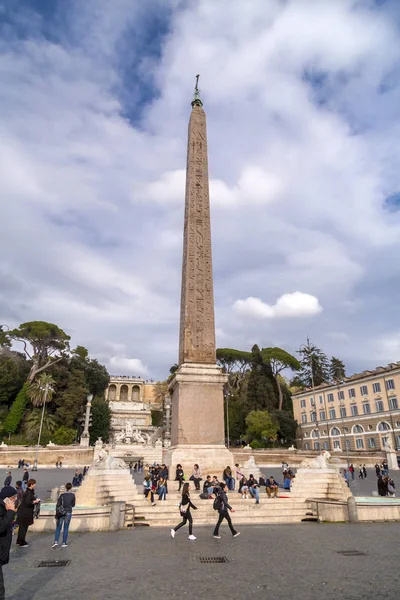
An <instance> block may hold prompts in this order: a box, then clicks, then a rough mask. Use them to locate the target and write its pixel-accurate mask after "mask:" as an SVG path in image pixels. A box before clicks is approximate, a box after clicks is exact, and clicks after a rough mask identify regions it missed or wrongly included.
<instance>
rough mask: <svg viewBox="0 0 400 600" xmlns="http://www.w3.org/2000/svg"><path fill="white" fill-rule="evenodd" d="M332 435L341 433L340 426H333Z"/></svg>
mask: <svg viewBox="0 0 400 600" xmlns="http://www.w3.org/2000/svg"><path fill="white" fill-rule="evenodd" d="M331 435H340V429H338V427H332V429H331Z"/></svg>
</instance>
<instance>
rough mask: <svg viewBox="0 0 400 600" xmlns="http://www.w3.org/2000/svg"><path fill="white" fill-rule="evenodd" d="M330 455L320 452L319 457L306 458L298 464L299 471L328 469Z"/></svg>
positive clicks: (325, 451) (330, 466)
mask: <svg viewBox="0 0 400 600" xmlns="http://www.w3.org/2000/svg"><path fill="white" fill-rule="evenodd" d="M330 458H331V455H330V454H329V452H328V451H327V450H322V452H321V454H320V455H319V456H316V457H315V458H306V459H304V460H303V462H302V463H301V464H300V467H299V468H300V469H329V468H332V465H330V464H329V459H330Z"/></svg>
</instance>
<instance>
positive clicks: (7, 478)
mask: <svg viewBox="0 0 400 600" xmlns="http://www.w3.org/2000/svg"><path fill="white" fill-rule="evenodd" d="M11 482H12V476H11V471H7V477H6V478H5V480H4V487H7V486H9V485H11Z"/></svg>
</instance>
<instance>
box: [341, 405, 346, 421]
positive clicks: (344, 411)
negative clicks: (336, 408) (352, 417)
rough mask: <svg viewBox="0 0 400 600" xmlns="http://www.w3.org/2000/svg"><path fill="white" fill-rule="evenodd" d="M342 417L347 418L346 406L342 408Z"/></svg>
mask: <svg viewBox="0 0 400 600" xmlns="http://www.w3.org/2000/svg"><path fill="white" fill-rule="evenodd" d="M340 416H341V418H342V419H343V417H345V416H346V407H345V406H341V407H340Z"/></svg>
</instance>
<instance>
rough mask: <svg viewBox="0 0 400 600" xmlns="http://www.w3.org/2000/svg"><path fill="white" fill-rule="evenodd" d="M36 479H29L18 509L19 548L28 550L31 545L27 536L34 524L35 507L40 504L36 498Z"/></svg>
mask: <svg viewBox="0 0 400 600" xmlns="http://www.w3.org/2000/svg"><path fill="white" fill-rule="evenodd" d="M35 485H36V479H29V481H28V487H27V489H26V492H25V493H24V495H23V496H22V502H21V504H20V506H19V508H18V514H17V524H18V526H19V529H18V536H17V546H19V547H20V548H27V547H28V546H29V544H27V542H26V534H27V532H28V527H29V525H32V524H33V511H34V508H35V505H36V504H38V502H40V500H39V498H36V496H35Z"/></svg>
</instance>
